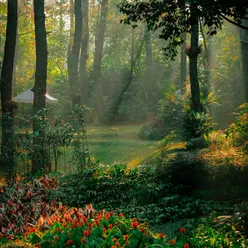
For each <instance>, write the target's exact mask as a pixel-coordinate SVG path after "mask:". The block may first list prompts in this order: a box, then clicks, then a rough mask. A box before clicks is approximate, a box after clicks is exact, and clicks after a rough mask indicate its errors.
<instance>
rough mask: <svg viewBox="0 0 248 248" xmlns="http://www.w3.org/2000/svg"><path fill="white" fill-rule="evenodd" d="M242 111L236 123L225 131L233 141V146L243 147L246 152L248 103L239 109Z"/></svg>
mask: <svg viewBox="0 0 248 248" xmlns="http://www.w3.org/2000/svg"><path fill="white" fill-rule="evenodd" d="M238 109H239V110H240V112H239V114H238V117H237V119H236V122H235V123H233V124H231V125H230V127H229V128H228V129H227V130H226V131H225V133H226V135H227V136H228V137H230V138H231V139H232V142H233V145H235V146H241V147H243V148H244V150H245V151H247V150H248V149H246V148H247V147H248V103H244V104H242V105H241V106H239V108H238Z"/></svg>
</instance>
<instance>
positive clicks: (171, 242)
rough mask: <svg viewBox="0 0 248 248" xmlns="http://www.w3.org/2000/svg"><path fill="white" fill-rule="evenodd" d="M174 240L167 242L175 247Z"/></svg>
mask: <svg viewBox="0 0 248 248" xmlns="http://www.w3.org/2000/svg"><path fill="white" fill-rule="evenodd" d="M176 242H177V241H176V240H175V239H171V240H170V241H169V243H170V244H171V245H175V244H176Z"/></svg>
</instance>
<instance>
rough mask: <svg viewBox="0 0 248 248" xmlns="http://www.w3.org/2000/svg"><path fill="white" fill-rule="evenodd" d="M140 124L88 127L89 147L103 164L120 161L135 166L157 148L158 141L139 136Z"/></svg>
mask: <svg viewBox="0 0 248 248" xmlns="http://www.w3.org/2000/svg"><path fill="white" fill-rule="evenodd" d="M139 129H140V126H113V127H106V126H103V127H100V126H98V127H95V126H88V127H87V137H88V143H89V149H90V152H91V154H92V155H93V157H95V158H96V159H98V160H100V161H101V163H103V164H112V163H113V162H120V163H125V164H128V166H129V167H134V166H136V165H137V164H139V163H141V162H142V161H143V160H144V158H146V157H148V156H150V155H152V154H153V153H154V151H155V150H156V144H157V142H156V141H144V140H141V139H140V138H139V137H138V132H139Z"/></svg>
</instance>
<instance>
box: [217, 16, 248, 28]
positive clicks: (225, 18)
mask: <svg viewBox="0 0 248 248" xmlns="http://www.w3.org/2000/svg"><path fill="white" fill-rule="evenodd" d="M220 15H221V17H222V18H223V19H224V20H226V21H227V22H230V23H232V24H233V25H235V26H237V27H239V28H242V29H245V30H248V27H246V26H244V25H242V24H238V23H236V22H234V21H232V20H230V19H229V18H227V17H226V16H225V15H223V14H220Z"/></svg>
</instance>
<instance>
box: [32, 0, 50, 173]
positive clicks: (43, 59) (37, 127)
mask: <svg viewBox="0 0 248 248" xmlns="http://www.w3.org/2000/svg"><path fill="white" fill-rule="evenodd" d="M34 24H35V44H36V69H35V85H34V88H33V91H34V105H33V113H34V116H36V117H38V116H41V113H40V111H41V110H42V109H44V108H45V105H46V97H45V95H46V79H47V40H46V27H45V13H44V0H34ZM33 135H34V146H35V147H36V148H37V149H38V150H37V151H36V153H35V154H34V161H33V173H35V172H38V171H40V170H42V169H44V168H45V150H44V147H45V146H44V142H45V135H44V130H42V128H41V120H39V118H34V121H33Z"/></svg>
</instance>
